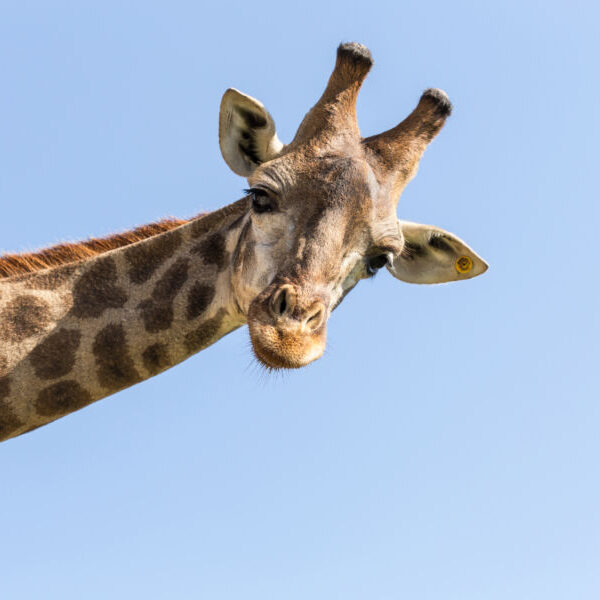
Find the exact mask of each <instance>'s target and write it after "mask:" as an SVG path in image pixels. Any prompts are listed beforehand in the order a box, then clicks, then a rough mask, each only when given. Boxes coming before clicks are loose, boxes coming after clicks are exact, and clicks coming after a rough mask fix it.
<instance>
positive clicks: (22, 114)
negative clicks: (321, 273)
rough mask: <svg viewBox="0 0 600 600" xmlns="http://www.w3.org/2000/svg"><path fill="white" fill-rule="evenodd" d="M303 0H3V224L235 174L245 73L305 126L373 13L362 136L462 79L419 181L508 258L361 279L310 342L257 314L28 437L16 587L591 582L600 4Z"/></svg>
mask: <svg viewBox="0 0 600 600" xmlns="http://www.w3.org/2000/svg"><path fill="white" fill-rule="evenodd" d="M288 4H289V3H283V2H247V3H241V2H229V3H227V4H226V5H225V4H224V5H222V6H217V5H216V3H214V4H213V5H212V6H202V5H201V4H200V3H192V2H189V3H185V2H169V3H166V2H165V3H154V2H126V3H123V2H112V1H105V2H102V3H99V2H98V3H89V2H60V1H55V2H52V3H47V2H22V1H19V2H16V1H6V0H4V2H2V3H1V4H0V74H1V78H2V79H1V81H2V92H1V93H0V200H1V202H2V209H3V219H2V221H1V223H0V236H1V237H0V249H2V250H7V251H15V250H25V249H31V248H38V247H42V246H45V245H49V244H51V243H54V242H57V241H60V240H65V239H70V240H75V239H81V238H85V237H88V236H90V235H102V234H106V233H109V232H111V231H119V230H123V229H126V228H128V227H131V226H134V225H137V224H141V223H144V222H148V221H151V220H154V219H157V218H160V217H162V216H165V215H175V216H189V215H193V214H195V213H197V212H200V211H205V210H211V209H215V208H217V207H219V206H223V205H225V204H227V203H229V202H232V201H234V200H236V199H237V198H239V197H240V196H241V189H242V188H243V187H244V186H245V181H243V180H242V179H241V178H239V177H237V176H236V175H234V174H232V173H231V172H230V171H229V170H228V168H227V167H226V165H225V163H224V161H223V160H222V158H221V156H220V153H219V148H218V141H217V116H218V106H219V101H220V97H221V95H222V93H223V91H224V90H225V89H226V88H227V87H230V86H234V87H237V88H239V89H241V90H243V91H245V92H246V93H249V94H251V95H253V96H255V97H257V98H259V99H261V101H263V102H264V103H265V105H266V106H267V108H268V109H269V110H270V111H271V113H272V114H273V116H274V118H275V121H276V123H277V125H278V132H279V135H280V137H281V139H282V140H283V141H289V140H290V139H291V137H292V136H293V134H294V131H295V128H296V127H297V125H298V124H299V122H300V120H301V118H302V117H303V115H304V114H305V112H306V111H307V110H308V109H309V107H310V106H311V105H312V103H314V101H315V100H316V99H317V98H318V96H319V95H320V94H321V92H322V90H323V87H324V85H325V82H326V80H327V77H328V76H329V73H330V70H331V67H332V65H333V61H334V53H335V48H336V46H337V45H338V43H339V42H340V41H348V40H354V41H359V42H362V43H364V44H366V45H368V46H369V47H370V49H371V51H372V52H373V55H374V58H375V67H374V69H373V71H372V72H371V74H370V75H369V77H368V79H367V81H366V83H365V85H364V88H363V91H362V92H361V96H360V99H359V103H358V114H359V121H360V125H361V129H362V131H363V133H364V134H365V135H371V134H373V133H376V132H379V131H381V130H383V129H387V128H389V127H391V126H393V125H395V124H396V123H397V122H399V121H400V120H401V119H402V118H404V117H405V116H406V115H407V114H408V112H409V111H410V110H411V109H412V108H413V106H414V105H415V103H416V101H417V100H418V97H419V95H420V93H421V91H422V90H423V89H425V88H426V87H430V86H436V87H441V88H443V89H445V90H446V91H447V92H448V94H449V95H450V98H451V99H452V101H453V103H454V106H455V111H454V113H453V115H452V117H451V119H449V121H448V123H447V125H446V127H445V128H444V130H443V131H442V133H441V134H440V135H439V137H438V138H436V140H435V141H434V143H433V144H432V145H431V147H430V148H429V150H428V151H427V153H426V154H425V157H424V159H423V161H422V163H421V168H420V171H419V174H418V176H417V178H416V179H415V180H414V181H413V182H412V183H411V184H410V185H409V187H408V188H407V189H406V191H405V193H404V195H403V197H402V199H401V201H400V204H399V207H398V211H399V215H400V216H401V217H402V218H405V219H409V220H416V221H421V222H425V223H433V224H435V225H439V226H441V227H444V228H446V229H448V230H450V231H453V232H454V233H456V234H458V235H459V236H461V237H463V238H464V239H465V240H466V241H467V243H469V244H470V245H472V246H473V247H474V248H475V249H476V250H477V251H478V252H479V253H480V254H481V255H482V256H484V257H485V258H486V260H487V261H488V262H489V263H490V265H491V268H490V270H489V271H488V273H486V274H485V275H484V276H483V277H480V278H478V279H475V280H473V281H469V282H465V283H461V284H451V285H445V286H432V287H420V286H411V285H407V284H402V283H400V282H398V281H397V280H395V279H393V278H392V277H391V276H389V275H388V274H387V273H382V274H381V275H379V276H378V277H376V278H375V280H374V281H373V282H364V283H361V284H360V285H359V286H358V287H357V288H356V289H355V290H354V291H353V292H352V293H351V294H350V295H349V296H348V297H347V298H346V300H345V301H344V303H343V304H342V305H341V307H340V308H339V309H338V310H337V311H336V312H335V313H334V315H333V316H332V318H331V320H330V325H329V345H328V351H327V353H326V355H325V356H324V357H323V358H322V359H321V360H320V361H318V362H317V363H315V364H314V365H311V366H310V367H308V368H306V369H303V370H301V371H298V372H293V373H286V374H284V375H281V376H277V377H267V376H265V375H264V374H262V373H261V372H260V370H259V369H258V368H257V367H256V366H255V365H254V363H253V360H252V354H251V351H250V345H249V340H248V334H247V330H246V329H245V328H243V329H240V330H238V331H236V332H235V333H233V334H231V335H229V336H227V337H226V338H224V339H222V340H221V341H220V342H218V343H217V344H216V345H214V346H212V347H211V348H209V349H208V350H206V351H204V352H202V353H201V354H200V355H197V356H195V357H193V358H191V359H190V360H189V361H187V362H186V363H184V364H182V365H180V366H178V367H176V368H175V369H172V370H171V371H169V372H167V373H165V374H163V375H161V376H159V377H157V378H155V379H152V380H150V381H148V382H145V383H144V384H142V385H139V386H136V387H134V388H132V389H130V390H126V391H124V392H121V393H119V394H117V395H116V396H113V397H111V398H109V399H106V400H104V401H102V402H99V403H97V404H95V405H93V406H91V407H89V408H87V409H85V410H83V411H80V412H78V413H76V414H74V415H72V416H70V417H68V418H65V419H63V420H61V421H59V422H56V423H54V424H52V425H50V426H48V427H45V428H42V429H40V430H37V431H35V432H34V433H32V434H29V435H27V436H23V437H20V438H17V439H15V440H12V441H10V442H7V443H5V444H3V445H2V446H1V447H0V472H1V473H2V482H3V486H2V489H3V493H2V495H1V499H0V528H1V530H2V543H1V544H0V574H1V577H2V594H3V597H5V598H10V599H11V600H12V599H29V598H31V599H34V598H35V599H37V598H58V597H60V598H61V599H69V598H77V599H79V598H86V599H95V598H102V599H104V598H107V597H111V598H131V597H144V598H210V599H211V600H212V599H234V598H235V599H239V598H244V599H248V600H252V599H254V598H256V599H259V598H260V599H261V600H264V599H267V598H269V599H270V598H273V599H281V598H285V599H286V600H296V599H298V600H300V599H302V600H305V599H306V598H312V599H321V598H322V599H327V600H331V599H333V598H344V600H354V599H356V600H358V599H364V598H369V599H373V600H395V599H397V598H409V597H410V598H419V599H427V600H429V599H432V600H433V599H439V598H444V599H447V600H452V599H460V600H468V599H477V600H479V599H481V598H485V599H486V600H494V599H498V600H500V599H502V600H505V599H506V598H511V599H515V600H520V599H528V600H530V599H543V600H552V599H555V598H556V599H564V598H577V599H588V598H589V599H592V598H594V599H595V598H598V597H599V595H600V578H599V576H598V573H599V572H600V568H599V567H600V509H599V507H600V475H599V472H598V455H599V453H600V435H599V434H598V432H599V429H600V423H599V421H600V408H599V404H598V401H599V398H600V394H599V391H600V386H599V384H598V356H599V352H598V351H599V348H598V334H599V318H598V292H599V286H598V278H597V275H596V272H597V269H598V259H599V253H598V247H597V243H596V239H597V235H596V230H597V222H598V217H599V209H598V192H597V174H598V163H599V161H598V159H599V151H598V143H597V140H598V135H599V133H600V122H599V121H600V117H599V111H598V98H599V97H600V84H599V82H598V57H599V56H600V43H599V42H598V35H597V22H598V18H599V17H600V14H599V12H598V7H597V5H596V4H594V3H592V2H566V1H565V2H512V1H510V0H508V1H503V2H489V3H487V2H486V3H482V2H465V1H460V0H458V1H455V2H452V3H448V2H439V1H436V0H433V1H430V2H391V1H390V2H370V3H363V2H353V1H349V0H346V1H344V2H338V1H333V2H329V3H325V2H310V1H306V2H303V3H297V5H295V6H289V5H288Z"/></svg>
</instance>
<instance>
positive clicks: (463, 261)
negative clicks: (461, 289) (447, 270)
mask: <svg viewBox="0 0 600 600" xmlns="http://www.w3.org/2000/svg"><path fill="white" fill-rule="evenodd" d="M472 268H473V261H472V260H471V259H470V258H469V257H468V256H461V257H460V258H459V259H458V260H457V261H456V270H457V271H458V272H459V273H468V272H469V271H470V270H471V269H472Z"/></svg>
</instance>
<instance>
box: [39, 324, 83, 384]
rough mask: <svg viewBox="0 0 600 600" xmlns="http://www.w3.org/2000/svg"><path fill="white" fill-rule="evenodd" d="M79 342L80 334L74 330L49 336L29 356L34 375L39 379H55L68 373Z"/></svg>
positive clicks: (60, 331) (64, 330)
mask: <svg viewBox="0 0 600 600" xmlns="http://www.w3.org/2000/svg"><path fill="white" fill-rule="evenodd" d="M80 341H81V333H80V332H79V331H77V330H76V329H60V330H59V331H57V332H56V333H53V334H51V335H49V336H48V337H47V338H46V339H45V340H44V341H43V342H42V343H41V344H40V345H39V346H36V347H35V348H34V349H33V350H32V352H31V354H30V355H29V360H30V361H31V364H32V365H33V368H34V370H35V374H36V375H37V376H38V377H40V378H41V379H56V378H58V377H62V376H63V375H66V374H67V373H69V372H70V371H71V369H72V368H73V365H74V364H75V352H76V350H77V348H78V347H79V342H80Z"/></svg>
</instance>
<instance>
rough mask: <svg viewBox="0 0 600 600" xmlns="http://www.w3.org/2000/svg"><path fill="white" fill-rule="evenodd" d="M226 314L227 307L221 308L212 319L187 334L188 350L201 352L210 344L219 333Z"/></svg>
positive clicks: (186, 343)
mask: <svg viewBox="0 0 600 600" xmlns="http://www.w3.org/2000/svg"><path fill="white" fill-rule="evenodd" d="M224 316H225V309H224V308H221V309H220V310H219V312H218V313H217V314H216V315H215V316H214V317H212V319H208V320H207V321H204V323H201V324H200V326H199V327H198V328H197V329H194V330H193V331H190V332H189V333H188V334H187V335H186V336H185V345H186V348H187V350H188V352H190V353H194V352H199V351H200V350H203V349H204V348H206V347H207V346H209V345H210V344H211V343H212V342H213V340H214V339H215V337H216V335H217V334H218V333H219V329H220V327H221V323H222V322H223V317H224Z"/></svg>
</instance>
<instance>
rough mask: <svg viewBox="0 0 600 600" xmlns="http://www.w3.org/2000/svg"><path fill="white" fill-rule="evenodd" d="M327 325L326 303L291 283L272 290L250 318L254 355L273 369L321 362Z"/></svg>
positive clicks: (261, 298) (254, 305)
mask: <svg viewBox="0 0 600 600" xmlns="http://www.w3.org/2000/svg"><path fill="white" fill-rule="evenodd" d="M326 322H327V308H326V303H325V301H324V299H323V298H320V297H318V296H316V295H313V294H307V293H306V292H305V291H303V290H301V289H300V288H299V287H298V286H294V285H292V284H289V283H285V284H283V285H275V286H270V287H269V289H268V290H265V292H263V294H261V295H260V296H259V297H258V298H257V299H256V300H255V301H254V302H253V303H252V305H251V307H250V311H249V314H248V326H249V329H250V339H251V341H252V346H253V349H254V353H255V354H256V357H257V358H258V360H259V361H260V362H261V363H263V364H264V365H265V366H266V367H269V368H272V369H296V368H300V367H303V366H305V365H307V364H308V363H310V362H312V361H313V360H316V359H317V358H319V357H320V356H321V355H322V354H323V351H324V350H325V342H326V337H327V328H326Z"/></svg>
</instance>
